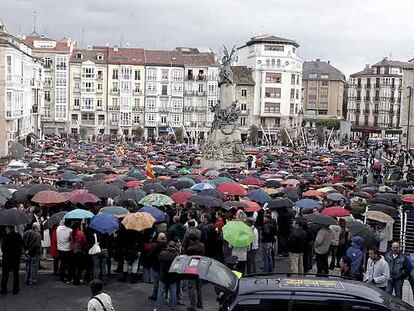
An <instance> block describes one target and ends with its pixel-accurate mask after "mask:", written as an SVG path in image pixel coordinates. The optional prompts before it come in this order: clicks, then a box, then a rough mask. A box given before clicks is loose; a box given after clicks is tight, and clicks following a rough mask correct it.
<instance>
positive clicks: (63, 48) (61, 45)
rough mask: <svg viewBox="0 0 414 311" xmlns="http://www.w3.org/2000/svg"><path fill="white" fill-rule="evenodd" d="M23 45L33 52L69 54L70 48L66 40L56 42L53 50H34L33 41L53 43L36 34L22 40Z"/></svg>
mask: <svg viewBox="0 0 414 311" xmlns="http://www.w3.org/2000/svg"><path fill="white" fill-rule="evenodd" d="M22 41H23V43H25V44H26V45H28V46H29V47H30V48H31V49H32V50H35V51H55V52H69V51H70V47H69V46H68V42H67V41H66V40H64V41H63V40H61V41H56V46H55V47H54V48H35V47H34V41H55V40H53V39H51V38H48V37H44V36H39V35H38V34H37V33H31V34H30V35H29V36H27V37H26V38H25V39H23V40H22Z"/></svg>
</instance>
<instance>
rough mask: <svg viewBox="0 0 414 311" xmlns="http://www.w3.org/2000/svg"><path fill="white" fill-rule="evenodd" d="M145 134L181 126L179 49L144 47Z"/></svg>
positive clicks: (163, 132) (163, 133)
mask: <svg viewBox="0 0 414 311" xmlns="http://www.w3.org/2000/svg"><path fill="white" fill-rule="evenodd" d="M145 59H146V67H145V108H144V109H145V120H144V124H145V136H146V137H158V136H167V135H168V134H172V133H173V130H174V128H180V129H182V128H183V106H184V63H183V59H182V56H181V52H179V51H158V50H145Z"/></svg>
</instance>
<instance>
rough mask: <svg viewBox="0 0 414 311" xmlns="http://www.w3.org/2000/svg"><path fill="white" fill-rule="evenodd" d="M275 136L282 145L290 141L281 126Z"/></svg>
mask: <svg viewBox="0 0 414 311" xmlns="http://www.w3.org/2000/svg"><path fill="white" fill-rule="evenodd" d="M277 138H278V139H279V141H280V142H281V144H282V146H286V145H287V144H288V143H290V140H289V136H288V134H287V133H286V131H285V129H284V128H282V129H281V130H280V131H279V133H278V134H277Z"/></svg>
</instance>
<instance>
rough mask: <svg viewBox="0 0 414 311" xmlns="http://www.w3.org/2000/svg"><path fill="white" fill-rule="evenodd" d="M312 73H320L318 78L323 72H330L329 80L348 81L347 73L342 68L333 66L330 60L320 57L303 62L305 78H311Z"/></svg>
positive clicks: (319, 77)
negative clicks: (320, 58) (322, 59)
mask: <svg viewBox="0 0 414 311" xmlns="http://www.w3.org/2000/svg"><path fill="white" fill-rule="evenodd" d="M311 73H313V74H315V73H316V74H317V75H318V77H317V80H319V79H321V74H329V79H327V80H331V81H332V80H335V81H343V82H345V81H346V79H345V75H344V74H343V73H342V72H341V71H340V70H338V69H336V68H335V67H334V66H332V65H331V64H330V62H325V61H321V60H319V59H317V60H315V61H306V62H304V63H303V80H309V74H311Z"/></svg>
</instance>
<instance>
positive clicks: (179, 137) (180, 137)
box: [174, 127, 184, 143]
mask: <svg viewBox="0 0 414 311" xmlns="http://www.w3.org/2000/svg"><path fill="white" fill-rule="evenodd" d="M174 131H175V139H176V141H177V143H182V142H183V139H184V133H183V129H182V128H180V127H179V128H177V129H175V130H174Z"/></svg>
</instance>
